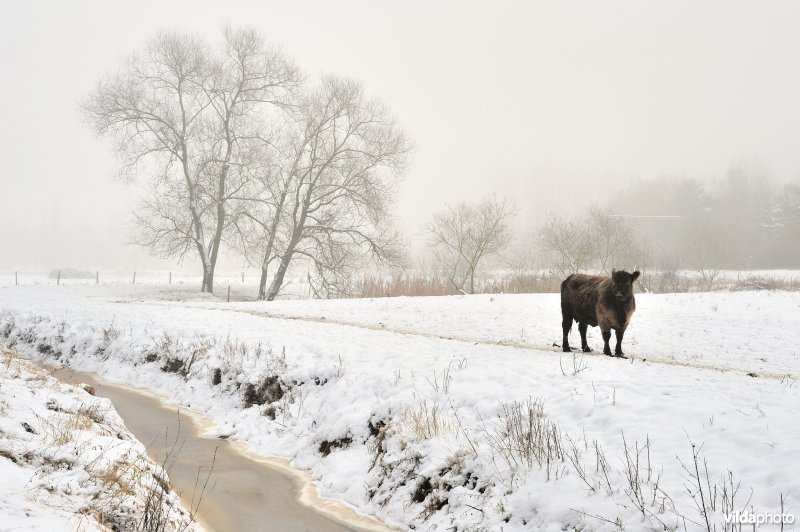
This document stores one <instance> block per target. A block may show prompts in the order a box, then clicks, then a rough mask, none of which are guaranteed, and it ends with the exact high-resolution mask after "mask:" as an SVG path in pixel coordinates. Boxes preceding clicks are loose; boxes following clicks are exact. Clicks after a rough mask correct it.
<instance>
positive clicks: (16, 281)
mask: <svg viewBox="0 0 800 532" xmlns="http://www.w3.org/2000/svg"><path fill="white" fill-rule="evenodd" d="M14 285H16V286H19V277H18V273H17V272H14Z"/></svg>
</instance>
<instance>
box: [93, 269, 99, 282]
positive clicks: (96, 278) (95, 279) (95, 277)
mask: <svg viewBox="0 0 800 532" xmlns="http://www.w3.org/2000/svg"><path fill="white" fill-rule="evenodd" d="M94 284H100V271H99V270H98V271H95V272H94Z"/></svg>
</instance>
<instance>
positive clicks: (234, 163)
mask: <svg viewBox="0 0 800 532" xmlns="http://www.w3.org/2000/svg"><path fill="white" fill-rule="evenodd" d="M301 82H302V75H301V73H300V71H299V69H298V68H297V67H296V66H295V65H294V64H293V63H292V62H291V61H289V60H288V59H287V58H286V57H285V56H284V54H283V53H281V52H280V51H279V50H277V49H273V48H269V47H267V46H266V45H265V44H264V41H263V39H262V37H261V36H260V35H259V34H258V33H257V32H256V31H254V30H250V29H243V30H233V29H231V28H225V30H224V31H223V40H222V44H221V45H220V46H218V47H215V48H214V47H211V46H209V45H208V44H207V43H206V42H204V41H203V40H202V39H200V38H199V37H197V36H195V35H192V34H188V33H178V32H162V33H159V34H158V35H157V36H156V37H155V38H154V39H153V40H152V41H150V43H148V45H147V46H146V47H145V49H144V50H143V51H142V52H140V53H137V54H134V55H132V56H131V57H130V58H128V59H127V60H126V61H125V62H124V64H123V65H122V67H121V68H120V70H119V71H118V72H117V73H115V74H113V75H111V76H109V77H107V78H105V79H103V80H101V81H100V82H98V84H97V86H96V87H95V89H94V90H93V91H92V93H91V94H90V95H89V96H88V98H86V100H85V101H84V102H83V103H82V106H81V107H82V111H83V114H84V116H85V118H86V119H87V121H88V122H89V124H90V125H91V126H92V127H93V128H94V129H95V131H96V132H97V133H98V134H100V135H103V136H108V137H110V138H111V139H112V140H113V142H114V145H115V146H116V149H117V153H118V155H119V158H120V161H121V175H122V176H123V177H125V178H131V179H132V178H135V177H144V178H145V179H146V181H145V184H144V186H143V187H142V188H143V189H145V190H146V191H147V192H146V194H145V196H144V197H143V198H142V201H141V203H140V204H139V205H138V207H137V209H136V212H135V218H136V220H137V222H138V224H137V226H138V231H137V234H136V239H135V240H136V242H137V243H139V244H142V245H144V246H147V247H149V248H151V249H152V250H153V251H154V252H155V253H156V254H158V255H161V256H167V257H174V256H177V257H180V258H181V259H183V257H185V256H186V254H187V253H190V252H193V253H196V255H197V257H198V258H199V260H200V263H201V265H202V271H203V283H202V288H201V289H202V291H204V292H213V290H214V270H215V267H216V264H217V259H218V258H219V252H220V248H221V246H222V244H223V242H224V233H225V231H226V230H227V229H228V227H229V226H230V224H231V223H232V220H233V219H235V216H234V215H233V214H232V213H231V212H229V210H228V206H229V204H231V203H232V200H233V198H236V197H237V196H238V195H239V194H240V193H241V192H242V190H244V189H245V188H246V187H247V186H248V184H249V182H250V181H251V180H252V179H254V178H255V177H254V176H255V174H256V173H257V170H256V169H255V168H254V166H255V165H258V164H261V161H260V159H259V156H260V155H261V153H260V151H259V146H260V145H261V144H263V143H264V142H265V141H266V140H267V139H268V138H269V137H270V135H271V134H270V128H271V125H272V124H273V123H274V120H271V116H272V115H273V114H274V113H275V110H276V109H283V108H286V107H287V106H289V105H290V101H291V96H292V93H293V92H294V91H295V89H296V88H297V87H298V86H299V84H300V83H301Z"/></svg>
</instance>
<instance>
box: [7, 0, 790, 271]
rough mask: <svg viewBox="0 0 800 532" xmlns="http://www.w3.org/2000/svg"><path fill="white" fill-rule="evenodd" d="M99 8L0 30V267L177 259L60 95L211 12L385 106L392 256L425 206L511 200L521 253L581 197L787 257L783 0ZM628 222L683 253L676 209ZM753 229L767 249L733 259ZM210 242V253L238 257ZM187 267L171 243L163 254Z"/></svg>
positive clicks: (25, 15) (39, 12)
mask: <svg viewBox="0 0 800 532" xmlns="http://www.w3.org/2000/svg"><path fill="white" fill-rule="evenodd" d="M118 7H119V6H116V7H112V6H111V5H109V4H107V3H102V2H86V3H82V4H80V5H79V6H76V5H66V4H63V3H57V2H32V3H25V4H19V5H15V6H13V8H9V9H8V10H7V15H8V16H4V17H3V20H2V22H0V25H2V28H1V29H2V31H1V32H0V42H2V45H1V46H0V56H1V57H2V64H3V65H4V70H3V78H4V83H3V84H2V85H0V107H1V109H2V114H3V116H4V117H5V121H6V123H7V124H9V125H10V126H11V127H6V128H4V129H3V131H2V133H0V135H2V139H0V150H2V152H3V155H4V157H3V159H4V161H5V165H4V169H3V172H2V178H0V179H2V190H3V197H4V200H5V201H4V205H3V208H2V209H1V210H0V224H1V225H0V226H2V227H3V228H4V229H3V231H0V245H2V248H3V250H4V252H3V253H2V254H1V255H0V268H2V269H4V270H36V271H49V270H51V269H54V268H65V267H74V268H79V269H80V268H85V269H89V270H95V269H99V270H103V269H112V270H113V269H125V270H129V269H140V270H144V269H154V268H161V269H174V268H177V266H176V265H175V264H176V261H177V260H178V257H177V256H172V257H170V258H166V259H157V258H154V257H153V256H152V254H151V253H150V252H148V249H146V248H141V247H138V246H132V245H129V244H128V243H129V242H131V241H132V240H133V239H134V237H133V234H134V233H135V229H134V228H133V227H132V225H133V218H132V216H131V210H133V209H137V208H138V207H137V200H138V198H140V197H141V192H142V190H146V189H147V187H148V185H147V183H148V181H147V177H148V176H147V173H146V172H144V173H141V174H140V175H138V176H137V178H136V180H135V182H133V183H129V184H125V183H122V182H119V181H115V180H114V176H116V175H117V173H118V169H119V166H120V163H119V161H118V160H116V158H115V156H114V147H113V146H112V143H111V142H110V141H109V140H108V139H105V140H104V139H102V138H98V137H97V136H96V135H95V134H94V133H93V132H92V131H91V129H90V128H89V127H87V124H86V119H85V116H82V115H81V113H80V110H79V107H80V102H81V101H82V100H83V99H85V98H86V97H87V95H88V94H89V93H90V92H91V91H92V89H93V87H94V86H95V84H96V83H97V82H98V80H99V79H102V78H103V76H105V75H107V74H110V73H112V72H114V71H116V70H117V69H118V68H119V67H120V65H121V64H122V62H123V60H124V59H125V58H126V57H128V56H129V55H130V54H132V53H134V52H137V51H140V50H142V49H143V47H144V46H145V45H146V43H147V42H148V40H150V39H152V38H153V37H154V36H155V35H156V34H157V32H158V31H160V30H177V31H184V32H190V33H192V34H195V35H198V36H200V37H202V38H203V39H206V40H208V41H209V42H211V43H218V42H219V39H220V34H221V29H222V27H223V26H224V25H225V24H230V25H231V26H232V27H234V28H237V27H241V26H248V27H252V28H253V29H254V30H256V31H258V32H259V33H260V34H261V35H262V36H263V38H264V40H265V42H266V43H268V44H269V45H273V44H274V45H278V46H280V47H281V49H282V51H283V53H285V54H286V56H287V57H288V58H290V59H291V60H292V61H294V62H295V63H296V64H297V65H298V66H299V67H300V68H302V70H303V72H304V73H305V74H307V75H308V76H310V77H312V78H314V77H316V76H318V75H320V74H321V73H331V74H335V75H338V76H343V77H346V78H352V79H354V80H357V81H358V82H359V83H360V84H361V85H362V86H363V88H364V90H365V91H366V93H367V94H369V95H371V96H375V97H377V98H379V99H380V100H381V101H382V102H383V103H385V105H386V106H387V107H388V109H389V110H390V112H391V114H392V116H393V117H394V118H395V119H396V120H397V121H398V123H399V124H400V125H401V126H402V128H403V130H404V132H405V134H406V135H407V137H408V139H409V141H410V142H411V144H412V145H413V150H412V151H411V152H410V154H409V157H408V161H407V164H406V167H405V170H404V172H403V173H402V179H401V181H400V182H399V184H398V185H397V187H396V196H394V199H393V200H392V201H391V207H392V213H391V215H392V216H391V217H392V220H393V222H394V223H395V224H396V226H397V228H398V229H399V230H400V232H401V235H402V239H403V241H404V246H405V252H406V253H407V259H408V261H407V262H408V264H410V265H417V263H418V262H419V261H421V260H423V259H424V260H426V261H430V257H431V250H430V246H429V245H428V243H429V235H428V233H427V232H426V231H425V227H426V224H428V223H429V222H430V221H431V219H432V217H433V215H434V214H435V213H437V212H440V211H442V210H443V209H444V208H445V205H447V204H449V205H454V204H456V203H457V202H459V201H466V202H477V201H479V200H481V198H484V197H486V196H487V195H491V194H496V195H497V196H498V197H500V198H511V199H513V200H514V202H515V204H516V208H517V215H516V216H515V218H514V219H513V220H512V221H511V227H512V230H513V240H514V246H515V247H516V248H522V249H529V250H533V249H535V248H536V247H537V246H538V243H539V239H538V232H539V230H540V228H541V225H542V224H543V223H544V221H545V219H546V216H547V213H556V214H559V215H569V216H570V217H580V216H582V215H583V214H585V213H586V212H587V211H588V208H589V205H590V204H594V205H595V206H598V207H607V208H608V209H609V212H610V213H611V214H622V215H635V216H639V217H641V216H652V215H654V214H657V215H663V216H682V217H684V218H688V217H690V216H693V215H696V214H699V213H705V212H707V211H709V210H711V211H713V212H712V214H713V215H714V217H715V218H714V221H713V224H714V226H715V227H716V226H719V227H721V228H724V229H725V230H726V231H728V232H729V233H731V234H733V235H741V233H742V232H743V231H744V232H745V233H747V236H746V240H747V241H748V243H747V244H742V246H741V248H736V250H735V252H734V253H738V252H740V251H743V250H746V251H747V254H748V256H747V258H743V259H742V260H731V261H728V262H726V264H725V265H726V266H728V267H731V268H745V267H759V268H766V267H791V266H794V267H797V266H798V265H800V264H798V257H797V256H796V255H792V253H790V252H788V251H782V250H785V249H786V247H787V246H789V245H790V244H791V243H792V242H796V240H792V239H793V238H796V235H797V233H796V228H795V227H796V218H792V217H791V216H790V215H789V213H788V211H789V210H790V209H794V208H796V207H797V189H796V188H790V189H785V188H784V186H785V185H786V184H787V183H797V181H798V177H799V176H800V152H798V150H797V141H798V133H797V124H798V123H799V122H800V106H798V105H797V104H796V94H798V92H799V91H800V69H798V66H797V65H798V64H800V62H798V59H800V57H798V55H800V52H798V50H800V42H799V41H800V36H798V34H797V32H796V31H795V21H796V20H797V17H798V15H800V13H799V12H798V11H800V8H798V6H797V5H796V4H795V3H792V2H771V3H769V4H767V5H756V4H751V3H738V2H737V3H730V2H708V3H703V4H702V5H698V4H696V3H692V2H678V3H674V2H673V3H669V4H663V5H645V4H642V3H639V2H617V3H613V4H597V3H585V4H582V5H580V6H579V7H578V6H567V5H563V4H551V5H545V4H534V3H516V2H507V3H501V4H493V5H491V6H489V5H488V4H485V3H463V2H458V3H456V2H450V3H437V4H436V5H435V6H431V5H429V4H426V3H413V2H411V3H404V4H403V5H402V6H393V7H392V8H387V7H379V6H377V5H374V4H372V3H369V2H350V3H347V4H345V5H344V6H341V5H336V6H333V5H330V4H327V3H324V2H318V3H313V4H310V5H305V4H304V5H303V6H300V5H293V4H276V3H233V4H226V5H225V6H221V5H218V4H215V3H205V2H192V3H170V4H169V5H162V4H160V3H156V2H144V3H141V4H137V6H136V8H133V7H132V6H125V7H124V8H123V9H122V11H120V10H119V9H118ZM691 180H696V184H692V183H691V182H690V181H691ZM668 181H669V182H672V183H673V184H674V186H672V185H669V184H666V183H667V182H668ZM687 182H689V184H688V185H687V184H686V183H687ZM676 183H677V184H676ZM681 194H683V195H684V196H681ZM659 202H660V203H659ZM670 202H671V203H670ZM691 202H694V203H696V204H697V205H696V207H697V208H696V209H693V208H692V207H691V206H690V205H689V204H690V203H691ZM780 209H783V210H782V211H781V212H778V210H780ZM743 213H744V214H743ZM781 216H782V217H781ZM792 216H794V215H792ZM635 220H638V221H637V222H636V224H637V226H638V229H639V230H642V229H643V230H644V232H645V233H646V237H647V240H648V242H649V245H650V246H651V247H652V249H653V254H654V255H656V256H657V258H658V260H661V259H662V256H664V257H666V256H670V257H671V258H674V259H675V260H678V261H679V262H680V261H681V260H683V259H680V258H679V257H683V256H685V255H687V252H686V251H685V249H684V248H685V246H683V245H679V241H680V240H681V239H682V237H681V235H682V234H683V232H684V231H685V230H684V228H683V227H678V225H679V222H676V221H675V220H674V219H670V218H636V219H635ZM736 223H741V224H743V225H744V226H745V227H744V228H741V227H736V225H735V224H736ZM732 224H733V225H732ZM791 224H795V226H792V228H791V230H788V229H787V230H786V231H784V232H782V233H781V232H780V231H777V230H776V228H777V227H778V226H779V225H782V226H786V227H788V226H790V225H791ZM756 226H757V227H756ZM765 228H766V229H765ZM770 231H771V232H770ZM765 233H769V235H767V236H765ZM779 233H780V234H779ZM770 239H771V240H770ZM765 240H770V241H774V244H773V247H772V248H771V249H770V250H759V251H757V252H755V253H754V252H753V245H751V243H759V244H763V242H764V241H765ZM732 241H734V242H735V241H737V239H732ZM234 247H235V246H234ZM12 250H13V251H12ZM223 250H224V252H223V253H221V257H220V260H221V261H222V262H221V263H220V264H222V265H223V266H221V267H225V268H227V269H230V270H240V269H245V268H247V269H249V268H254V269H256V270H257V263H256V266H253V263H252V261H251V263H249V264H246V261H245V259H244V258H243V257H242V255H241V253H239V252H237V250H236V249H231V248H230V247H229V246H228V245H227V244H224V245H223ZM673 255H674V256H675V257H678V258H675V257H672V256H673ZM196 262H197V260H196V257H193V256H192V253H191V252H189V253H187V254H186V256H185V258H184V261H183V263H182V265H181V266H180V267H181V268H182V269H183V270H185V271H195V272H198V271H199V265H198V264H196ZM654 262H657V261H656V260H655V259H654ZM687 262H688V259H687ZM631 266H633V265H631ZM687 266H688V265H687Z"/></svg>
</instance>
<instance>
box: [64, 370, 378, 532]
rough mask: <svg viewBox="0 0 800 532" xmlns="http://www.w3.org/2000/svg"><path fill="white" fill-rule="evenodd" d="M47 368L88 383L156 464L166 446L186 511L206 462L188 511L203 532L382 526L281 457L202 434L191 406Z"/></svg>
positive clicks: (199, 419) (174, 483)
mask: <svg viewBox="0 0 800 532" xmlns="http://www.w3.org/2000/svg"><path fill="white" fill-rule="evenodd" d="M53 373H54V374H55V375H57V376H58V377H59V378H61V379H64V380H67V381H74V382H83V383H87V384H91V385H92V386H94V387H95V388H96V391H97V396H99V397H106V398H108V399H110V400H111V402H112V403H113V404H114V408H116V410H117V412H118V413H119V415H120V416H121V417H122V419H123V420H124V421H125V425H126V426H127V427H128V430H130V431H131V432H132V433H133V434H134V435H135V436H136V438H137V439H139V441H141V442H142V443H143V444H144V445H145V446H146V447H147V452H148V454H149V455H150V457H151V458H152V459H153V461H155V462H157V463H159V464H162V463H163V462H164V458H165V456H166V455H167V454H168V453H170V451H171V450H172V449H174V450H173V451H172V453H171V455H170V457H169V458H168V462H170V463H171V466H170V467H168V469H169V476H170V480H171V482H172V486H173V488H174V489H175V490H176V491H177V492H178V493H179V494H180V496H181V501H182V502H183V505H184V506H185V507H186V508H187V509H189V508H191V509H193V510H194V509H195V508H196V507H197V500H198V497H200V494H201V492H202V490H203V485H204V484H205V481H206V477H207V476H208V471H209V469H210V468H211V464H212V460H213V463H214V465H213V470H212V472H211V476H210V480H209V481H208V484H207V487H206V489H205V492H203V494H202V502H201V504H200V506H199V509H198V510H197V511H196V515H197V518H198V521H199V522H200V524H201V525H203V526H204V527H205V528H207V529H209V530H217V531H240V530H254V531H255V530H270V531H274V530H280V531H287V532H288V531H306V530H307V531H320V532H323V531H340V530H388V528H386V527H385V526H383V525H382V524H381V523H379V522H377V521H375V520H373V519H370V518H367V517H364V516H361V515H359V514H357V513H356V512H354V511H353V510H351V509H350V508H348V507H346V506H344V505H341V504H337V503H335V502H333V501H331V500H328V499H321V498H319V497H318V496H317V495H316V492H315V490H314V488H313V485H312V484H311V483H310V481H309V480H308V479H307V478H306V475H304V474H303V472H301V471H297V470H293V469H292V468H291V467H290V466H289V465H288V464H287V463H286V462H285V461H280V460H277V459H270V458H266V457H259V456H257V455H255V454H254V453H252V452H249V451H248V450H247V448H246V447H245V446H243V445H239V444H236V443H232V442H228V441H226V440H220V439H217V438H211V437H206V436H203V435H202V425H203V424H204V422H205V420H204V419H203V418H202V417H201V416H200V415H198V414H196V413H194V412H189V411H187V410H186V409H179V408H178V407H175V406H171V405H168V404H164V403H163V402H162V401H160V400H159V399H158V398H157V397H156V396H154V395H152V394H149V393H147V392H143V391H140V390H138V389H135V388H131V387H128V386H121V385H116V384H111V383H108V382H106V381H103V380H101V379H100V378H98V376H97V375H94V374H87V373H79V372H74V371H72V370H70V369H68V368H58V369H55V370H53ZM176 440H177V442H178V443H177V445H176V443H175V442H176ZM215 451H216V458H214V454H215ZM173 460H174V463H173ZM198 468H199V475H198ZM212 486H213V487H212ZM301 501H302V502H301Z"/></svg>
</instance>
